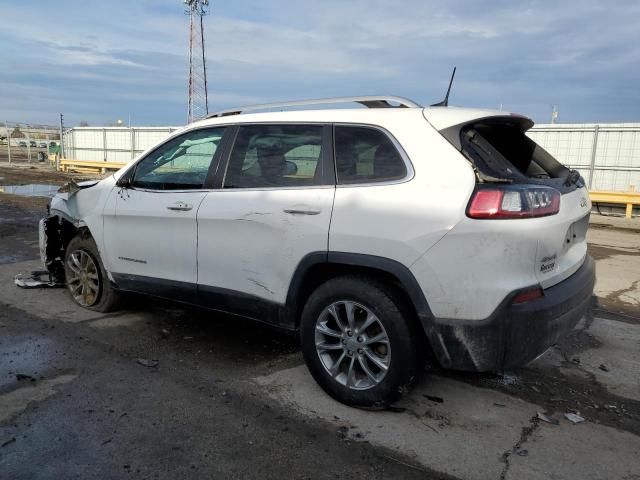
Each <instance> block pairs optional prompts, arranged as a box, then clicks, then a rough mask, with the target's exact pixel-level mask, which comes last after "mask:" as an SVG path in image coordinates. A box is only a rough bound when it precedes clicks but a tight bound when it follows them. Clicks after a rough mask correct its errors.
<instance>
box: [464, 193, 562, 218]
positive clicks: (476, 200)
mask: <svg viewBox="0 0 640 480" xmlns="http://www.w3.org/2000/svg"><path fill="white" fill-rule="evenodd" d="M559 211H560V192H559V191H558V190H556V189H555V188H551V187H539V186H536V185H505V186H490V187H485V186H479V187H478V188H476V190H475V192H473V196H472V197H471V201H470V202H469V207H468V208H467V216H469V217H470V218H482V219H509V218H534V217H546V216H548V215H555V214H556V213H558V212H559Z"/></svg>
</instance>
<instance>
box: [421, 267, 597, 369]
mask: <svg viewBox="0 0 640 480" xmlns="http://www.w3.org/2000/svg"><path fill="white" fill-rule="evenodd" d="M594 284H595V262H594V261H593V259H592V258H591V257H589V256H587V257H586V259H585V261H584V263H583V265H582V266H581V267H580V269H579V270H578V271H576V272H575V273H574V274H573V275H572V276H570V277H569V278H567V279H566V280H564V281H563V282H561V283H559V284H557V285H554V286H553V287H550V288H548V289H546V290H545V291H544V297H543V298H540V299H539V300H534V301H531V302H528V303H524V304H518V305H512V304H511V300H512V299H513V298H514V296H515V295H516V294H517V293H518V292H512V294H511V295H509V296H508V297H507V298H506V299H505V301H504V302H502V304H501V305H500V306H499V307H498V308H497V309H496V311H495V312H494V313H493V314H492V315H491V316H490V317H489V318H487V319H485V320H479V321H473V320H454V319H437V318H436V319H433V322H430V325H429V326H428V327H427V328H426V333H427V336H428V337H429V340H430V342H431V346H432V348H433V351H434V353H435V355H436V357H437V358H438V360H439V361H440V364H441V365H442V366H443V367H445V368H451V369H455V370H467V371H477V372H486V371H504V370H507V369H510V368H515V367H519V366H522V365H525V364H527V363H528V362H530V361H531V360H533V359H535V358H537V357H538V356H540V355H541V354H542V353H544V352H545V351H546V350H547V349H548V348H549V347H551V346H552V345H554V344H555V343H556V342H557V341H558V340H559V339H560V338H561V337H563V336H564V335H565V334H566V333H568V332H570V331H571V330H572V329H573V328H574V327H575V325H576V324H577V323H578V321H579V320H580V319H581V318H582V317H583V315H584V314H585V312H586V311H587V309H588V308H589V305H590V302H591V295H592V293H593V286H594Z"/></svg>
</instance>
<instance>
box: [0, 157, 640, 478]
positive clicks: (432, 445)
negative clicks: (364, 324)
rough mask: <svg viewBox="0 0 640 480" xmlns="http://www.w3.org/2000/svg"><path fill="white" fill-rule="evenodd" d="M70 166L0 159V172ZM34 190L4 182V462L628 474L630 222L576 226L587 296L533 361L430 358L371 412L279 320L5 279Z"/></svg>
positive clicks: (137, 473) (129, 472)
mask: <svg viewBox="0 0 640 480" xmlns="http://www.w3.org/2000/svg"><path fill="white" fill-rule="evenodd" d="M66 178H67V177H66V176H64V175H59V174H57V173H55V172H49V171H47V170H45V169H42V168H40V167H37V168H34V169H31V168H29V167H28V166H25V167H24V168H21V169H16V168H12V169H7V168H2V167H0V184H3V183H5V184H14V185H15V184H19V183H61V182H63V181H65V179H66ZM46 202H47V200H46V199H43V198H39V197H21V196H17V195H9V194H3V193H0V478H3V479H4V478H7V479H23V478H24V479H33V478H47V479H48V478H56V479H57V478H100V479H104V478H129V477H136V478H167V479H169V478H172V479H173V478H211V477H213V478H364V477H367V478H422V479H425V478H426V479H429V478H461V479H486V478H496V479H503V478H506V479H530V478H531V479H538V478H539V479H543V478H544V479H547V478H554V479H572V478H580V479H604V478H606V479H609V478H620V479H627V480H631V479H639V478H640V285H639V284H640V235H638V234H637V232H633V231H622V230H620V229H617V228H610V227H608V228H594V229H591V230H590V231H589V234H588V240H589V249H590V252H591V254H592V255H593V256H594V258H595V259H596V262H597V271H598V281H597V285H596V292H595V293H596V295H595V296H594V298H593V307H592V309H591V310H590V312H589V313H588V314H587V315H586V317H585V318H584V319H583V321H582V322H581V323H580V324H579V325H578V327H577V328H576V329H575V330H574V331H573V332H572V333H571V335H569V336H568V337H567V338H565V339H564V340H563V341H562V342H560V344H559V345H557V346H556V347H554V348H552V349H551V350H550V351H549V352H547V353H546V354H545V355H544V356H543V357H541V358H540V359H538V360H537V361H536V362H534V363H532V364H530V365H528V366H527V367H525V368H521V369H518V370H516V371H514V372H508V373H507V374H504V375H500V376H498V375H479V374H461V373H454V372H448V371H444V370H438V369H436V368H433V367H432V368H430V369H429V370H428V371H426V372H425V374H424V375H423V376H422V378H421V379H420V381H419V383H418V385H417V386H416V387H415V388H414V390H413V391H412V392H411V393H410V394H409V395H407V396H406V397H405V398H404V399H403V400H401V401H400V402H398V403H397V404H396V405H394V407H393V408H391V409H390V410H388V411H382V412H369V411H364V410H358V409H352V408H349V407H346V406H344V405H341V404H339V403H337V402H335V401H333V400H331V399H330V398H329V397H327V396H326V395H325V394H324V393H323V392H322V391H321V390H320V389H319V388H318V387H317V385H316V384H315V383H314V382H313V380H312V379H311V377H310V375H309V374H308V373H307V371H306V367H305V366H304V365H303V362H302V357H301V355H300V352H299V350H298V344H297V341H296V339H295V338H293V337H290V336H288V335H286V334H283V333H280V332H278V331H275V330H271V329H268V328H266V327H263V326H260V325H257V324H254V323H252V322H248V321H244V320H241V319H238V318H235V317H230V316H224V315H220V314H217V313H212V312H209V311H204V310H199V309H191V308H185V307H183V306H180V305H176V304H172V303H170V302H163V301H158V300H155V299H153V300H152V299H149V298H142V297H131V298H130V299H129V301H128V303H127V308H126V309H124V310H122V311H119V312H116V313H114V314H108V315H105V314H99V313H95V312H90V311H87V310H84V309H81V308H79V307H76V306H75V304H74V303H73V302H72V300H71V299H70V297H69V296H68V294H67V292H66V291H65V290H64V289H46V290H41V289H37V290H22V289H18V288H17V287H15V286H14V285H13V282H12V278H13V276H14V275H15V274H16V273H20V272H27V271H30V270H33V269H36V268H39V262H38V260H37V256H38V253H37V228H36V223H37V220H38V218H40V216H41V215H42V214H43V212H44V208H45V205H46ZM576 412H579V416H580V417H581V418H583V419H584V421H581V422H580V423H573V422H572V421H570V420H569V419H567V417H566V416H565V414H570V413H574V414H575V413H576ZM569 417H571V415H569ZM571 418H574V417H571Z"/></svg>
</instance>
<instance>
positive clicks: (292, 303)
mask: <svg viewBox="0 0 640 480" xmlns="http://www.w3.org/2000/svg"><path fill="white" fill-rule="evenodd" d="M349 274H362V275H367V276H372V277H374V278H376V279H378V280H379V281H382V282H383V283H384V284H385V285H387V286H389V287H391V288H393V289H394V291H395V293H396V294H397V295H399V296H400V298H401V299H402V300H404V303H405V304H406V306H407V307H408V308H410V309H411V310H412V311H411V312H410V313H411V314H412V316H413V317H415V319H417V320H418V323H419V327H422V328H420V329H419V330H420V332H421V333H424V334H425V335H424V338H423V339H424V341H425V342H427V343H429V345H430V344H431V342H430V341H429V340H428V339H429V336H428V331H429V330H430V327H431V325H432V320H433V314H432V313H431V309H430V308H429V304H428V302H427V299H426V297H425V295H424V293H423V291H422V289H421V288H420V285H419V284H418V282H417V280H416V279H415V277H414V276H413V274H412V273H411V271H410V270H409V268H407V267H406V266H405V265H403V264H401V263H400V262H397V261H395V260H392V259H389V258H385V257H379V256H375V255H367V254H360V253H350V252H314V253H310V254H308V255H307V256H305V257H304V258H303V259H302V260H301V261H300V263H299V264H298V267H297V269H296V271H295V273H294V275H293V277H292V280H291V284H290V286H289V291H288V293H287V300H286V308H287V311H288V314H289V315H290V316H291V322H292V323H294V325H295V327H296V328H298V327H299V323H300V316H301V313H302V309H303V308H304V305H305V303H306V300H307V298H309V295H311V293H312V292H313V290H314V289H315V288H317V287H318V286H319V285H321V284H322V283H324V282H326V281H327V280H329V279H331V278H334V277H336V276H341V275H349Z"/></svg>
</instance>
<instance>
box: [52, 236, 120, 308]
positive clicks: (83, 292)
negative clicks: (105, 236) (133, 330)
mask: <svg viewBox="0 0 640 480" xmlns="http://www.w3.org/2000/svg"><path fill="white" fill-rule="evenodd" d="M64 273H65V278H66V282H67V289H68V290H69V293H70V294H71V297H72V298H73V300H74V301H75V302H76V303H77V304H78V305H80V306H81V307H84V308H88V309H89V310H95V311H97V312H111V311H113V310H115V309H116V308H117V307H118V304H119V298H118V293H117V292H116V291H115V290H114V289H113V287H112V286H111V284H110V282H109V279H108V276H107V272H106V270H105V269H104V266H103V265H102V262H101V261H100V254H99V253H98V247H97V246H96V244H95V242H94V241H93V238H91V236H90V235H88V234H87V233H86V232H82V233H80V234H78V235H77V236H75V237H74V238H73V239H71V241H70V242H69V245H67V251H66V253H65V256H64Z"/></svg>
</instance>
